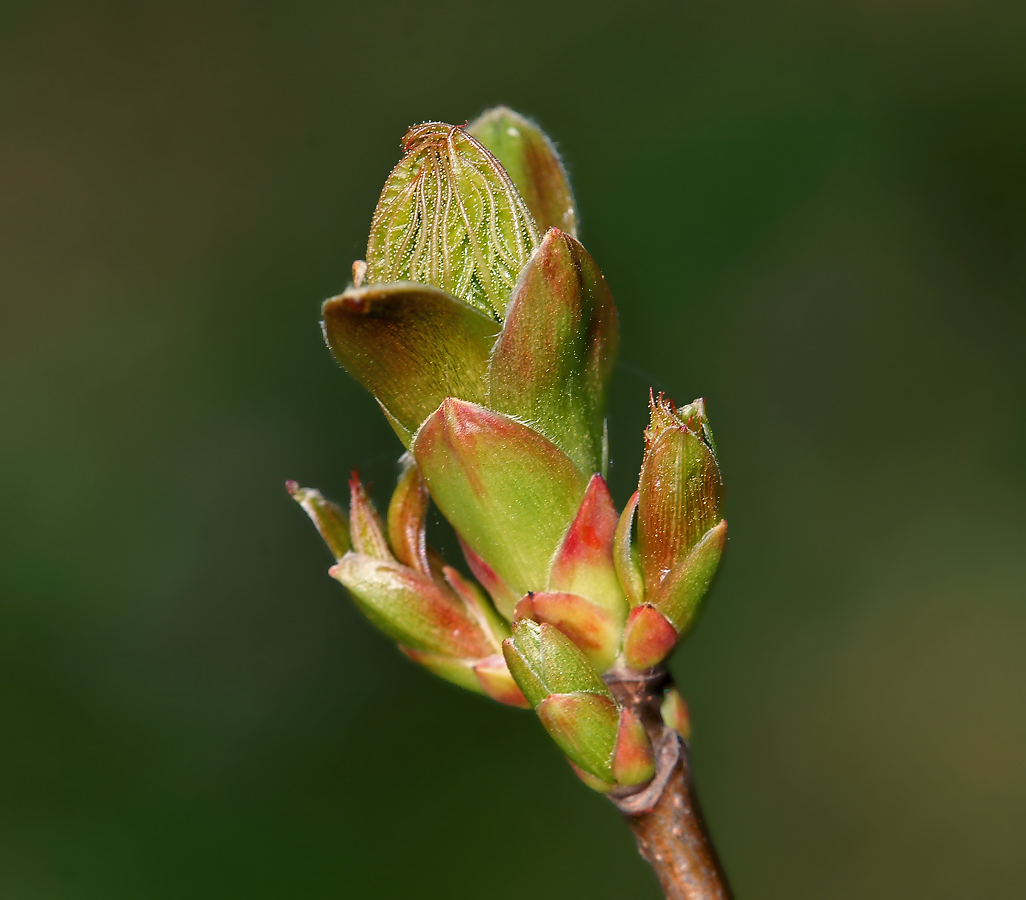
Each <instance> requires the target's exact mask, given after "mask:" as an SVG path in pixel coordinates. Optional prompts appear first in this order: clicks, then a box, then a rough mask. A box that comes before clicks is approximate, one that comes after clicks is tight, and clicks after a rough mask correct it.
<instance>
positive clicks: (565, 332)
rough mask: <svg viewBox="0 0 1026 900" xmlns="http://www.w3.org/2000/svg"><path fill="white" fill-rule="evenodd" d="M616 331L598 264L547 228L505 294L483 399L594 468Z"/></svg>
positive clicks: (599, 456)
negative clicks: (505, 304) (509, 295)
mask: <svg viewBox="0 0 1026 900" xmlns="http://www.w3.org/2000/svg"><path fill="white" fill-rule="evenodd" d="M619 339H620V336H619V324H618V321H617V316H616V306H615V305H614V303H613V297H612V295H611V294H610V292H609V288H608V286H607V285H606V280H605V278H603V277H602V273H601V272H600V271H599V269H598V266H596V265H595V262H594V260H593V259H592V258H591V257H590V256H589V255H588V253H587V251H586V250H585V249H584V248H583V247H582V246H581V245H580V244H579V243H578V242H577V241H576V240H575V239H574V238H572V237H570V236H569V235H567V234H563V233H562V232H560V231H556V230H555V229H553V230H551V231H549V232H548V233H547V234H546V235H545V238H544V240H543V241H542V244H541V246H540V247H539V248H538V251H537V253H535V255H534V256H533V257H531V260H530V261H529V262H528V264H527V266H526V268H525V269H524V271H523V273H522V274H521V276H520V280H519V282H518V283H517V286H516V289H515V290H514V292H513V296H512V298H511V300H510V305H509V309H508V310H507V312H506V323H505V325H504V326H503V330H502V334H501V335H500V336H499V339H498V341H497V342H496V344H495V349H494V351H493V353H492V361H491V368H490V369H489V376H488V377H489V385H490V387H489V393H488V404H489V405H490V406H491V407H492V408H493V409H495V410H498V411H499V412H505V413H508V414H510V415H513V416H516V417H517V418H518V419H520V420H521V421H524V422H527V423H529V424H530V425H531V426H532V427H534V428H535V429H537V430H538V431H540V432H541V433H542V434H544V435H545V436H546V437H548V438H549V439H550V440H551V441H553V442H554V443H555V444H556V445H557V446H559V447H560V448H561V449H563V450H564V451H565V452H566V453H567V455H568V456H570V458H571V459H572V460H573V461H574V462H575V463H577V465H578V466H579V467H580V468H581V470H582V471H584V472H585V473H586V474H588V475H590V474H591V473H593V472H597V471H600V470H602V468H603V466H604V460H605V456H606V451H605V429H604V416H605V407H606V393H607V389H608V387H609V380H610V377H611V376H612V371H613V363H614V360H615V357H616V350H617V346H618V345H619Z"/></svg>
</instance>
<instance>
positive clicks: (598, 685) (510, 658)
mask: <svg viewBox="0 0 1026 900" xmlns="http://www.w3.org/2000/svg"><path fill="white" fill-rule="evenodd" d="M502 653H503V655H504V656H505V657H506V662H507V663H508V665H509V670H510V672H511V673H512V674H513V677H514V679H516V682H517V684H519V685H520V689H521V690H522V691H523V692H524V696H525V697H526V698H527V699H528V701H529V702H530V704H531V706H533V707H535V708H537V707H538V704H540V703H541V702H542V700H544V699H545V698H546V697H548V696H549V695H550V694H571V693H580V692H585V693H592V694H599V695H601V696H603V697H608V698H609V699H610V700H612V697H613V695H612V694H611V693H609V688H607V687H606V684H605V682H604V681H603V680H602V679H601V678H600V677H599V674H598V673H597V672H596V671H595V670H594V669H593V668H592V666H591V664H590V663H589V662H588V660H587V657H585V655H584V654H583V653H582V652H581V650H580V649H579V648H578V647H577V645H576V644H574V642H573V641H571V640H570V639H569V638H568V637H566V636H565V635H564V634H562V633H561V632H560V631H559V629H558V628H556V627H555V626H553V625H548V624H545V623H542V624H540V625H539V624H538V623H537V622H532V621H531V620H530V619H520V620H519V621H517V622H514V623H513V636H512V637H511V638H507V639H506V640H505V641H503V642H502Z"/></svg>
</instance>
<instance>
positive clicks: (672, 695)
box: [659, 688, 691, 741]
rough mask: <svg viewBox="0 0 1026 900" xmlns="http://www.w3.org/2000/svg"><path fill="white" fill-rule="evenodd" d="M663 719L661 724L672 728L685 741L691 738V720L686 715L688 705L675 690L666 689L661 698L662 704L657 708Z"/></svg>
mask: <svg viewBox="0 0 1026 900" xmlns="http://www.w3.org/2000/svg"><path fill="white" fill-rule="evenodd" d="M659 712H660V713H661V714H662V717H663V724H665V725H666V727H667V728H672V729H673V730H674V731H676V732H677V734H679V735H680V736H681V737H682V738H683V739H684V740H685V741H687V740H690V738H691V718H690V716H689V715H688V705H687V703H685V702H684V698H683V697H682V696H681V695H680V691H678V690H677V689H676V688H668V689H667V691H666V694H665V695H664V696H663V702H662V704H661V705H660V707H659Z"/></svg>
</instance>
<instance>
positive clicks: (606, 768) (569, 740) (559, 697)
mask: <svg viewBox="0 0 1026 900" xmlns="http://www.w3.org/2000/svg"><path fill="white" fill-rule="evenodd" d="M537 712H538V718H539V719H541V723H542V725H544V726H545V730H546V731H547V732H548V733H549V737H551V738H552V740H554V741H555V742H556V745H557V746H558V747H559V749H560V750H562V751H563V752H564V753H565V754H566V755H567V757H568V758H569V759H570V761H571V762H573V763H574V764H575V765H577V766H580V767H581V768H582V769H584V771H585V772H588V773H589V774H591V775H594V776H595V777H596V778H598V779H600V780H602V781H606V782H609V783H610V784H612V783H615V782H616V776H615V775H614V774H613V767H612V765H611V762H612V755H613V751H614V749H615V748H616V735H617V729H618V727H619V724H620V715H619V709H618V708H617V705H616V703H615V701H613V700H612V699H611V698H609V697H603V696H601V695H599V694H588V693H578V694H553V695H552V696H550V697H546V698H545V699H544V700H542V702H541V703H540V704H539V705H538V710H537Z"/></svg>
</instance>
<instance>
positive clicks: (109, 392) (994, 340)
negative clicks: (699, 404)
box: [0, 0, 1026, 900]
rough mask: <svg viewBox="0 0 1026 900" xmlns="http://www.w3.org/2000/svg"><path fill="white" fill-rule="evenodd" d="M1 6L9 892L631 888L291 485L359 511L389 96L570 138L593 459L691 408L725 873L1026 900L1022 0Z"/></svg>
mask: <svg viewBox="0 0 1026 900" xmlns="http://www.w3.org/2000/svg"><path fill="white" fill-rule="evenodd" d="M710 6H713V5H712V4H697V3H691V4H687V5H680V4H662V3H654V2H635V3H632V4H618V3H609V2H590V3H586V4H579V5H575V4H571V3H555V2H550V3H535V4H532V3H529V2H525V3H521V4H517V5H513V4H508V5H498V4H496V5H485V4H478V3H469V2H462V3H460V2H438V3H434V4H431V5H420V4H415V3H394V2H378V3H366V4H363V5H357V4H353V3H326V2H319V0H318V2H293V3H290V4H279V5H277V6H264V5H255V4H242V3H238V4H231V3H211V2H205V3H196V2H183V3H174V4H172V3H154V4H133V3H124V2H121V3H109V4H104V3H100V2H94V3H85V4H82V3H80V4H70V3H67V4H65V3H57V2H33V3H11V2H5V3H3V4H2V6H0V303H2V312H3V324H2V327H0V434H2V439H0V466H2V469H3V473H4V474H3V478H2V480H0V505H2V509H3V515H2V522H0V527H2V535H0V536H2V541H0V595H2V600H0V896H2V897H3V898H12V900H22V898H26V900H36V898H40V900H42V898H76V900H77V898H103V900H108V898H133V900H136V898H180V897H186V896H188V897H194V898H199V897H211V898H222V897H250V898H257V897H259V898H281V897H290V898H291V897H302V898H321V897H325V898H327V897H446V898H478V897H490V898H496V900H498V898H520V897H524V896H530V897H531V898H533V900H545V898H566V897H590V898H596V900H598V898H621V897H631V898H642V897H651V898H655V897H657V896H658V891H657V888H656V886H655V883H654V880H653V879H652V877H651V875H650V874H649V873H648V871H647V869H646V867H645V866H644V864H643V863H642V862H641V861H640V859H639V858H638V857H637V855H636V852H635V849H634V846H633V842H632V839H631V837H630V835H629V832H628V830H627V829H626V828H625V827H624V825H623V824H622V823H621V822H619V821H618V819H617V815H616V814H615V812H614V810H613V809H612V808H610V807H609V805H608V803H607V802H606V801H604V800H603V799H601V798H600V797H598V796H597V795H593V794H591V793H590V792H589V791H588V790H586V789H585V788H584V787H583V786H582V785H580V784H579V783H578V782H577V780H576V779H575V778H574V777H573V776H572V774H571V773H570V771H569V769H568V768H567V766H566V764H565V762H564V761H563V759H562V758H561V757H560V755H559V753H558V752H557V751H556V750H555V748H554V746H553V745H551V743H550V741H549V740H548V739H547V737H546V736H545V735H544V734H543V733H542V731H541V728H540V727H539V726H538V725H537V723H536V722H535V721H534V720H533V719H532V717H531V716H530V715H528V714H523V713H518V712H515V711H511V710H508V709H504V708H500V707H499V706H497V705H496V704H493V703H489V702H486V701H484V700H481V699H479V698H477V697H474V696H471V695H469V694H464V693H461V692H460V691H459V690H457V689H456V688H451V687H449V686H447V685H446V684H444V683H442V682H440V681H437V680H435V679H434V678H433V677H432V676H430V675H428V674H426V673H424V672H422V671H421V670H419V669H417V668H415V667H414V666H413V665H412V664H411V663H408V662H407V661H406V660H405V659H403V658H402V657H400V656H399V654H398V653H397V652H396V651H395V649H394V648H393V647H391V646H390V645H389V643H388V642H387V641H386V640H384V639H383V638H382V637H380V636H379V635H377V634H376V633H375V632H373V631H372V630H371V628H370V627H369V626H368V625H367V624H366V623H365V622H364V621H363V620H362V619H361V618H360V617H359V615H358V614H357V613H356V611H355V610H354V608H353V607H352V605H351V603H350V602H349V600H348V599H347V598H346V596H345V595H344V593H343V591H342V590H341V588H340V587H339V586H338V585H337V584H335V583H334V582H332V581H331V580H330V579H329V578H328V577H327V576H326V569H327V566H328V564H329V559H328V555H327V553H326V552H325V550H324V548H323V547H322V546H321V545H320V543H319V541H318V539H317V537H316V535H315V534H314V533H313V531H312V529H311V528H310V526H309V524H308V523H307V522H306V521H305V518H304V517H303V515H302V514H301V512H300V510H298V509H297V508H296V507H295V506H294V504H293V503H292V501H291V500H289V498H288V497H287V495H286V494H285V491H284V489H283V486H282V485H283V482H284V480H285V479H286V478H296V479H298V480H300V481H301V482H303V483H304V484H311V485H316V486H319V487H321V488H322V489H323V490H325V492H326V493H328V494H329V495H333V496H335V497H344V496H345V490H346V488H345V482H346V476H347V473H348V471H349V469H350V468H351V467H353V466H359V467H360V469H361V472H362V473H363V474H364V476H365V477H367V478H369V479H370V480H371V481H372V482H373V483H374V490H375V493H376V495H377V496H378V498H379V499H383V498H385V497H387V495H388V492H389V490H390V488H391V485H392V483H393V479H394V476H395V472H396V469H395V458H396V456H397V455H398V451H399V445H398V442H397V441H396V439H395V438H394V436H393V435H392V433H391V431H390V429H389V428H388V426H387V425H386V424H385V422H384V420H383V418H382V417H381V416H380V414H379V413H378V410H377V408H376V406H375V405H374V403H373V402H372V401H371V400H370V398H369V397H368V396H366V395H364V394H363V393H362V392H361V390H359V389H358V388H357V386H356V385H355V384H354V383H353V382H352V381H351V380H350V379H349V378H348V377H347V376H346V375H345V374H344V373H343V372H341V371H340V370H339V369H338V368H337V367H336V366H335V364H334V362H333V361H332V360H331V358H330V356H329V354H328V352H327V351H326V350H325V349H324V347H323V346H322V343H321V338H320V335H319V332H318V327H317V320H318V305H319V302H320V300H321V299H323V298H324V297H326V296H328V295H330V294H332V293H335V292H337V291H339V290H340V289H341V288H342V287H344V286H345V284H346V282H347V280H348V275H349V265H350V263H351V261H352V260H353V259H354V258H356V257H359V256H362V254H363V248H364V244H365V240H366V233H367V229H368V225H369V221H370V216H371V212H372V210H373V207H374V203H375V201H376V199H377V194H378V191H379V190H380V188H381V185H382V183H383V181H384V178H385V176H386V174H387V173H388V171H389V169H390V168H391V167H392V166H393V165H394V164H395V162H396V161H397V160H398V157H399V138H400V136H401V135H402V132H403V130H404V129H405V127H406V126H407V125H408V124H410V123H412V122H416V121H421V120H423V119H442V120H447V121H452V122H458V123H462V122H463V121H464V120H465V119H467V118H473V117H474V116H475V115H477V114H478V113H479V112H480V111H481V110H482V109H484V108H486V107H487V106H490V105H493V104H495V103H499V102H502V103H507V104H509V105H511V106H513V107H514V108H516V109H518V110H520V111H522V112H524V113H526V114H528V115H531V116H533V117H535V118H536V119H537V120H538V121H539V122H540V123H541V124H542V126H543V127H545V128H546V129H547V130H548V131H549V132H550V133H551V134H552V135H553V137H554V138H555V139H556V140H557V141H558V143H559V145H560V147H561V148H562V150H563V152H564V155H565V158H566V162H567V166H568V168H569V170H570V173H571V176H572V179H573V182H574V186H575V189H576V192H577V199H578V203H579V206H580V209H581V213H582V217H583V239H584V242H585V244H586V246H587V247H588V248H589V250H590V251H591V253H592V254H593V255H594V257H595V258H596V260H597V261H598V262H599V264H600V265H601V266H602V268H603V269H604V271H605V274H606V276H607V278H608V280H609V283H610V284H611V286H612V289H613V293H614V295H615V296H616V298H617V300H618V303H619V308H620V315H621V325H622V330H623V350H622V354H621V360H622V365H621V368H620V371H619V373H618V378H617V382H616V387H615V390H614V395H613V398H612V406H611V410H610V427H611V432H612V458H613V466H612V471H611V482H612V486H613V488H614V493H615V495H616V497H617V500H618V502H620V503H622V502H623V501H624V500H626V498H627V496H628V495H629V493H630V492H631V490H632V485H633V483H634V481H635V479H636V472H637V468H638V465H639V462H640V457H641V429H642V427H643V425H644V422H645V416H646V393H647V390H648V387H649V385H650V384H652V385H654V386H655V387H656V388H657V389H664V390H666V391H667V392H669V393H670V394H672V395H673V396H675V397H676V398H677V399H678V400H682V401H684V400H688V399H691V398H692V397H695V396H699V395H702V396H705V397H706V398H707V399H708V403H709V408H710V411H711V414H712V417H713V424H714V428H715V430H716V436H717V440H718V443H719V446H720V449H721V455H722V461H723V465H724V469H725V473H726V479H727V486H728V492H729V496H728V508H727V516H728V518H729V520H730V526H731V546H730V552H729V554H728V557H727V560H726V563H725V566H724V569H723V571H722V574H721V576H720V579H719V581H718V583H717V586H716V588H715V590H714V592H713V594H712V595H711V597H710V601H709V603H708V605H707V608H706V612H705V614H704V616H703V619H702V621H701V622H700V624H699V626H698V628H697V630H696V631H695V632H694V633H693V634H692V635H691V637H689V639H688V640H687V642H686V643H685V645H684V646H683V647H682V648H681V649H680V650H679V651H678V653H677V655H676V657H675V660H674V664H673V668H674V671H675V672H676V674H677V675H678V678H679V680H680V682H681V684H682V687H683V690H684V692H685V694H686V696H687V697H688V699H689V701H690V704H691V708H692V715H693V726H694V738H693V752H694V765H695V769H696V771H697V777H698V780H699V790H700V795H701V798H702V800H703V803H704V806H705V809H706V813H707V817H708V819H709V821H710V824H711V828H712V831H713V833H714V835H715V838H716V841H717V844H718V846H719V849H720V852H721V855H722V857H723V859H724V861H725V864H726V867H727V869H728V871H729V873H730V876H731V879H732V881H733V883H734V886H735V889H736V892H737V894H738V896H739V898H744V900H754V898H797V897H808V898H823V897H830V898H849V897H851V898H855V897H859V898H861V897H867V896H871V897H876V898H916V897H923V898H949V897H950V898H954V897H967V896H972V897H1009V898H1010V897H1021V896H1022V890H1023V888H1022V885H1023V883H1024V881H1026V765H1024V758H1026V752H1024V746H1026V652H1024V637H1026V604H1024V600H1026V515H1024V512H1026V414H1024V404H1026V350H1024V346H1026V322H1024V319H1026V316H1024V311H1023V307H1024V294H1026V291H1024V288H1026V173H1024V162H1026V53H1024V49H1023V48H1024V47H1026V17H1024V16H1023V15H1022V11H1023V8H1022V6H1021V5H1018V6H1017V5H1013V4H1008V5H1002V4H999V3H993V2H987V0H975V2H971V3H970V2H968V0H944V2H939V3H925V2H921V3H916V2H907V0H899V2H882V0H869V2H862V3H854V2H821V3H815V2H810V0H795V2H791V3H778V4H758V3H748V4H735V5H730V6H729V7H728V6H724V5H718V4H717V5H715V6H716V7H717V8H716V9H710V8H709V7H710Z"/></svg>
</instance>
